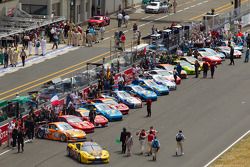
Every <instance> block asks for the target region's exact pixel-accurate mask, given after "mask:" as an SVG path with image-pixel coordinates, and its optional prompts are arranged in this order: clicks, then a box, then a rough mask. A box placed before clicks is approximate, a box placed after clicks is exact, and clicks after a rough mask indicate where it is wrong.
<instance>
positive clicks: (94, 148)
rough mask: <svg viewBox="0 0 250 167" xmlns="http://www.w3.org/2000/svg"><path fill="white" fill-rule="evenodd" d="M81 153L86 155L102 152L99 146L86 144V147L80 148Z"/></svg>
mask: <svg viewBox="0 0 250 167" xmlns="http://www.w3.org/2000/svg"><path fill="white" fill-rule="evenodd" d="M81 150H82V151H85V152H88V153H92V152H95V151H102V148H101V147H100V146H99V145H97V144H96V145H93V144H87V145H83V146H82V148H81Z"/></svg>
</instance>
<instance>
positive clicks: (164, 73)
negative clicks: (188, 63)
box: [145, 70, 181, 85]
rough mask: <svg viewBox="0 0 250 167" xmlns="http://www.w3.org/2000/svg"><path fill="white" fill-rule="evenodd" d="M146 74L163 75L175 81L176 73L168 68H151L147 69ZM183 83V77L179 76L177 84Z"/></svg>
mask: <svg viewBox="0 0 250 167" xmlns="http://www.w3.org/2000/svg"><path fill="white" fill-rule="evenodd" d="M145 74H146V75H147V74H148V75H150V76H153V75H161V76H163V77H164V78H166V79H168V80H169V81H172V82H174V81H175V79H174V75H173V73H172V72H169V71H167V70H151V71H146V72H145ZM180 83H181V78H180V77H178V76H177V80H176V84H177V85H179V84H180Z"/></svg>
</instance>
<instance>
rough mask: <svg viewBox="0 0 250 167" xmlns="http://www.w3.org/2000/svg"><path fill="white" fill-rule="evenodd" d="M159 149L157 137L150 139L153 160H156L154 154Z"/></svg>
mask: <svg viewBox="0 0 250 167" xmlns="http://www.w3.org/2000/svg"><path fill="white" fill-rule="evenodd" d="M159 149H160V142H159V140H158V139H157V137H156V136H155V137H154V140H153V141H152V155H153V161H156V155H157V153H158V151H159Z"/></svg>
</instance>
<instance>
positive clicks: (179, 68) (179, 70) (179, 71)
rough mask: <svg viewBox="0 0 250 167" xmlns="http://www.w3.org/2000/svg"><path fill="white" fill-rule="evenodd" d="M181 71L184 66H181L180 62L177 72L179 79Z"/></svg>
mask: <svg viewBox="0 0 250 167" xmlns="http://www.w3.org/2000/svg"><path fill="white" fill-rule="evenodd" d="M181 70H182V66H181V64H180V62H178V63H177V65H176V71H177V73H178V76H179V77H181Z"/></svg>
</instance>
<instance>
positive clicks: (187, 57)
mask: <svg viewBox="0 0 250 167" xmlns="http://www.w3.org/2000/svg"><path fill="white" fill-rule="evenodd" d="M180 60H184V61H186V62H189V63H190V64H192V65H194V64H195V61H196V60H197V61H198V63H199V64H200V67H202V65H203V62H202V61H200V60H198V59H196V58H194V57H193V56H183V57H181V58H180Z"/></svg>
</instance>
